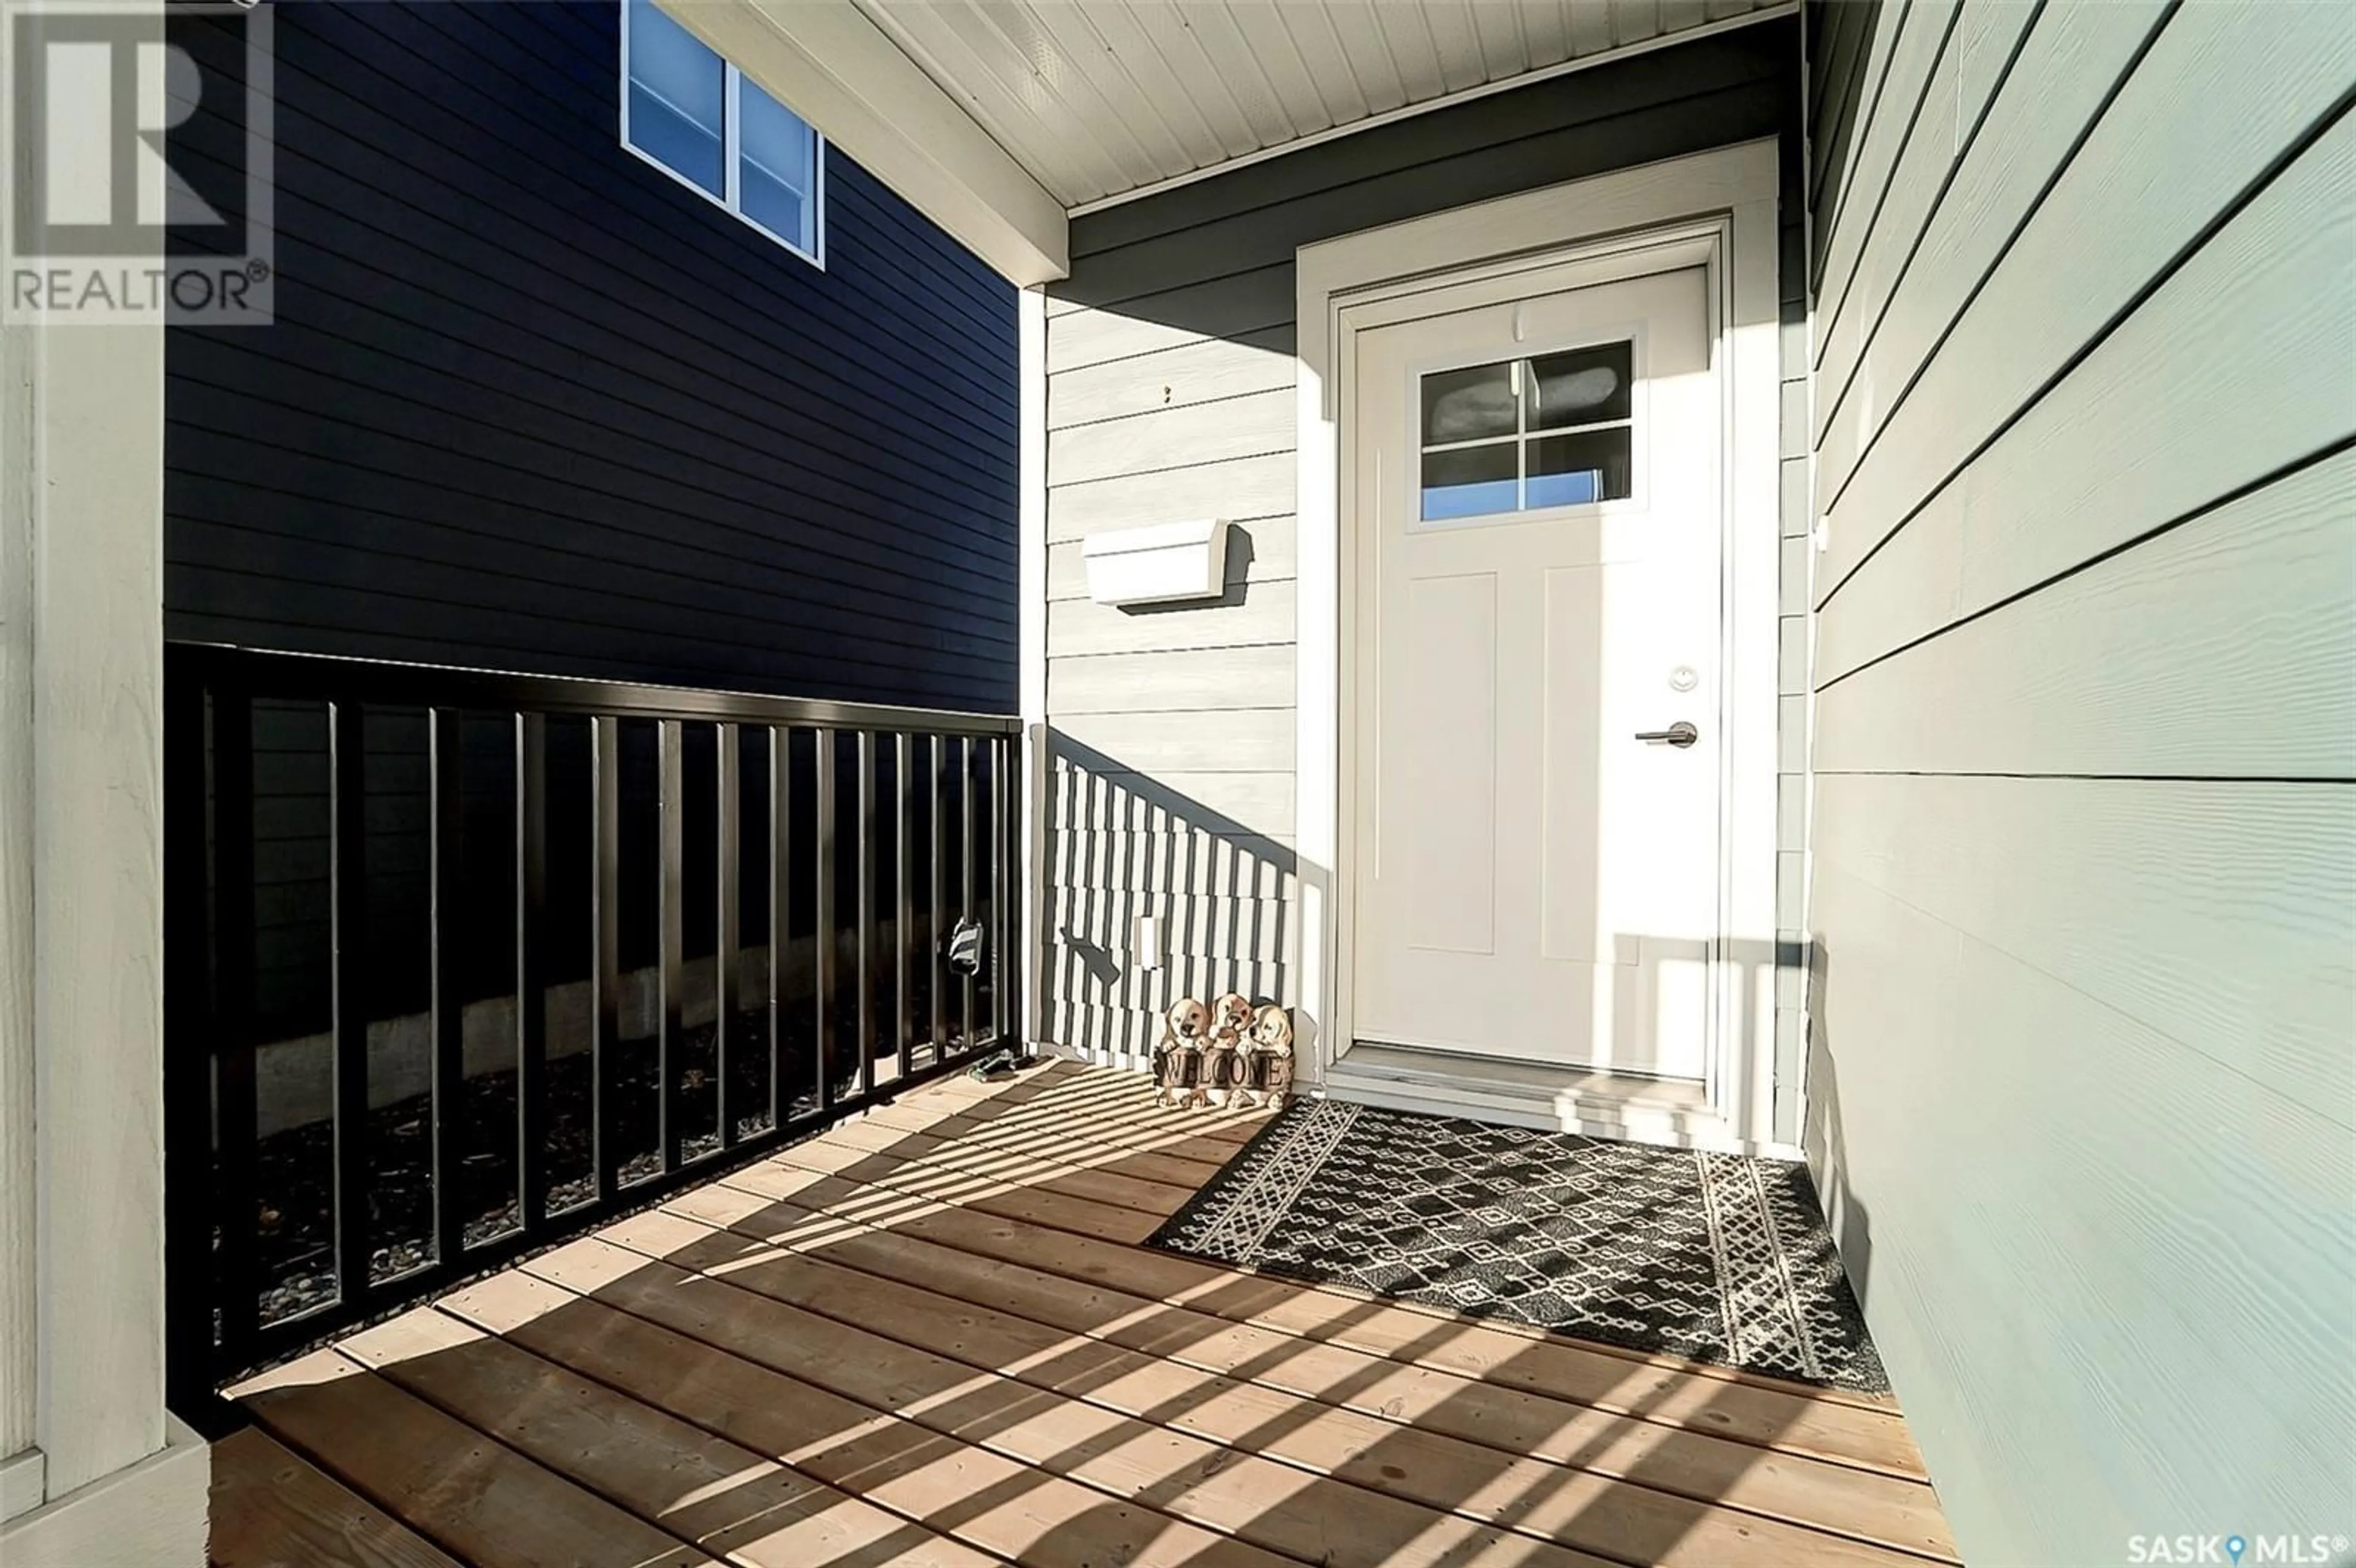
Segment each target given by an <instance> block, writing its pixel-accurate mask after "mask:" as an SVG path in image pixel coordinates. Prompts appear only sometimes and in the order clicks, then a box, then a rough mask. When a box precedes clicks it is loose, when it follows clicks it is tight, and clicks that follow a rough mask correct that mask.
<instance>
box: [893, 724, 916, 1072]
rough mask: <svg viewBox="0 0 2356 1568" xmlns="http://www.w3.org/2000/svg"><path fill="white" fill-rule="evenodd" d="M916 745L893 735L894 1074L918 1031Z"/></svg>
mask: <svg viewBox="0 0 2356 1568" xmlns="http://www.w3.org/2000/svg"><path fill="white" fill-rule="evenodd" d="M912 750H913V748H912V747H911V746H910V745H909V743H908V737H907V735H906V733H905V731H904V732H902V733H899V734H896V735H894V736H893V737H892V783H893V789H892V845H893V848H892V882H893V887H892V892H893V898H892V906H893V908H892V1040H893V1047H894V1049H893V1059H894V1066H893V1073H892V1075H893V1077H894V1079H905V1078H906V1077H907V1076H908V1043H909V1042H908V1037H909V1036H910V1035H911V1034H913V1033H914V1032H915V1030H916V997H915V996H914V995H913V994H912V993H911V992H910V991H909V988H908V944H909V943H910V942H912V941H913V940H915V938H916V899H915V897H914V894H913V893H912V891H911V879H910V876H909V871H908V851H909V848H910V847H911V841H912V839H913V837H914V835H912V834H911V833H910V832H909V831H908V813H909V811H910V810H911V809H912V807H911V805H910V804H909V802H910V800H911V799H912V796H911V795H909V793H908V765H909V754H910V752H911V751H912Z"/></svg>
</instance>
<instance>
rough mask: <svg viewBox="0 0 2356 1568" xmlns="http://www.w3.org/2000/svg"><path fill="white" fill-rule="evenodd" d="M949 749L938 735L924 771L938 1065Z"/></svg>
mask: <svg viewBox="0 0 2356 1568" xmlns="http://www.w3.org/2000/svg"><path fill="white" fill-rule="evenodd" d="M947 749H948V746H947V742H946V741H943V740H942V739H941V737H939V736H938V735H936V736H934V737H933V738H932V758H933V765H932V766H931V767H929V768H927V769H926V770H925V774H926V781H927V784H928V786H929V787H930V788H931V790H932V792H933V805H932V815H931V816H928V817H927V818H926V825H927V827H928V830H929V831H930V832H931V834H932V836H933V854H932V859H931V861H930V869H929V870H928V872H927V873H926V874H927V875H928V876H930V877H931V878H932V882H933V918H932V920H931V922H930V924H929V927H928V929H927V931H926V935H927V936H928V937H929V938H930V939H931V940H930V942H929V943H928V944H927V946H928V948H929V951H928V952H927V954H926V960H927V962H929V963H930V964H931V965H932V966H933V983H932V986H931V987H929V989H930V993H931V996H932V1012H933V1016H932V1019H931V1021H930V1022H929V1023H928V1024H927V1026H926V1027H927V1028H928V1029H930V1030H931V1034H932V1043H933V1049H932V1056H931V1060H932V1061H933V1062H934V1063H935V1064H936V1065H937V1064H938V1063H939V1062H940V1061H942V1060H943V1059H944V1058H945V1057H947V1056H948V1051H949V1042H948V1038H947V1037H948V989H949V966H948V955H947V952H946V945H945V944H947V942H948V928H949V927H950V925H951V924H952V922H950V921H948V920H944V919H943V918H942V916H943V915H944V913H946V912H947V911H948V907H949V893H948V887H949V858H948V844H947V842H946V836H945V835H944V834H943V833H942V831H941V769H942V768H943V767H944V766H946V765H947V763H948V758H947V756H946V754H945V753H946V752H947Z"/></svg>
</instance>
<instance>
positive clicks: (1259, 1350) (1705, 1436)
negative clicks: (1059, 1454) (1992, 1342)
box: [621, 1186, 1954, 1561]
mask: <svg viewBox="0 0 2356 1568" xmlns="http://www.w3.org/2000/svg"><path fill="white" fill-rule="evenodd" d="M666 1207H667V1209H668V1210H669V1212H671V1213H674V1214H678V1215H681V1216H685V1217H687V1218H690V1219H693V1220H698V1221H703V1222H704V1223H706V1224H710V1225H713V1226H721V1227H725V1228H727V1229H728V1230H729V1231H730V1232H732V1233H733V1234H734V1235H735V1236H738V1237H742V1238H744V1240H746V1241H751V1242H758V1243H768V1244H769V1245H771V1246H774V1247H777V1248H782V1249H789V1250H792V1251H795V1252H797V1253H808V1254H810V1255H813V1256H817V1257H820V1258H823V1259H825V1260H826V1261H827V1262H829V1263H831V1264H841V1265H842V1266H844V1267H847V1268H851V1269H857V1270H859V1271H861V1272H862V1273H866V1274H870V1275H877V1276H879V1277H881V1278H884V1279H889V1280H895V1281H898V1282H900V1283H903V1284H906V1285H916V1286H918V1287H921V1288H924V1289H926V1290H929V1291H932V1292H934V1293H936V1294H937V1295H938V1296H945V1297H953V1298H955V1299H957V1300H958V1301H960V1302H965V1303H972V1304H975V1305H978V1306H983V1307H991V1308H994V1309H997V1310H1000V1311H1003V1312H1006V1313H1010V1314H1013V1315H1016V1316H1018V1317H1023V1318H1025V1319H1028V1320H1029V1321H1031V1322H1033V1323H1037V1324H1042V1325H1045V1326H1047V1327H1049V1328H1053V1329H1055V1330H1056V1331H1058V1332H1059V1333H1063V1334H1076V1335H1080V1336H1083V1337H1086V1338H1089V1339H1102V1340H1104V1341H1106V1342H1107V1343H1108V1344H1113V1345H1118V1346H1120V1347H1123V1348H1124V1349H1129V1350H1132V1351H1135V1352H1138V1353H1139V1355H1140V1357H1141V1358H1160V1359H1162V1360H1169V1361H1172V1362H1174V1363H1177V1364H1181V1365H1183V1366H1187V1367H1191V1368H1194V1369H1196V1370H1198V1371H1205V1372H1209V1373H1213V1374H1217V1375H1219V1376H1223V1377H1227V1378H1235V1379H1242V1380H1246V1381H1248V1382H1250V1383H1254V1384H1258V1385H1260V1388H1261V1390H1262V1391H1263V1392H1266V1394H1267V1396H1268V1398H1267V1400H1266V1401H1262V1402H1261V1403H1262V1404H1263V1405H1264V1406H1265V1405H1267V1404H1268V1402H1269V1401H1274V1402H1278V1403H1290V1402H1297V1401H1298V1400H1301V1399H1307V1400H1312V1401H1316V1402H1318V1403H1328V1404H1333V1405H1335V1406H1336V1407H1338V1408H1340V1409H1344V1410H1348V1411H1352V1412H1355V1413H1357V1414H1359V1415H1362V1416H1367V1417H1372V1418H1375V1419H1376V1420H1377V1421H1379V1422H1382V1423H1385V1424H1397V1425H1400V1426H1406V1427H1410V1428H1421V1429H1423V1430H1425V1431H1428V1432H1430V1433H1435V1434H1440V1435H1446V1436H1449V1437H1451V1438H1456V1439H1461V1440H1462V1441H1463V1442H1466V1443H1471V1444H1477V1445H1483V1447H1485V1448H1489V1449H1492V1450H1494V1451H1496V1452H1498V1453H1501V1454H1505V1455H1510V1456H1527V1457H1530V1458H1534V1459H1542V1460H1547V1461H1551V1462H1553V1463H1555V1464H1559V1465H1564V1466H1568V1467H1575V1468H1579V1469H1582V1470H1586V1471H1589V1472H1591V1473H1593V1474H1596V1475H1601V1476H1605V1477H1617V1478H1620V1479H1623V1480H1630V1481H1634V1482H1636V1483H1638V1484H1639V1485H1641V1486H1643V1487H1644V1488H1650V1489H1656V1490H1661V1491H1665V1492H1669V1493H1671V1494H1674V1495H1676V1496H1678V1497H1682V1498H1686V1499H1693V1500H1696V1501H1700V1502H1704V1503H1710V1502H1725V1503H1728V1504H1730V1505H1732V1506H1733V1507H1735V1508H1738V1509H1746V1510H1749V1511H1751V1512H1753V1513H1758V1514H1762V1515H1764V1516H1766V1517H1768V1518H1771V1519H1777V1520H1783V1521H1785V1522H1788V1523H1793V1524H1800V1525H1809V1524H1814V1525H1817V1526H1822V1527H1826V1528H1830V1529H1834V1530H1837V1531H1842V1532H1845V1533H1847V1534H1850V1535H1853V1536H1856V1537H1857V1538H1858V1539H1860V1540H1863V1541H1873V1542H1879V1543H1881V1544H1884V1545H1889V1546H1894V1547H1897V1548H1900V1549H1901V1550H1903V1551H1909V1552H1924V1553H1929V1554H1933V1555H1937V1556H1941V1557H1949V1556H1952V1555H1953V1553H1954V1542H1953V1541H1952V1540H1951V1539H1950V1538H1949V1537H1948V1534H1947V1531H1946V1529H1945V1525H1944V1521H1943V1520H1941V1519H1940V1517H1939V1514H1938V1511H1937V1509H1936V1507H1935V1506H1934V1505H1933V1502H1932V1499H1931V1497H1930V1493H1929V1489H1928V1488H1925V1487H1923V1486H1922V1485H1920V1484H1919V1483H1916V1482H1912V1481H1905V1480H1901V1479H1898V1478H1896V1477H1889V1476H1884V1475H1879V1474H1876V1473H1873V1472H1869V1471H1863V1470H1858V1469H1854V1468H1849V1467H1836V1466H1832V1465H1829V1464H1827V1463H1826V1462H1825V1461H1822V1460H1816V1459H1811V1458H1808V1457H1805V1456H1798V1455H1790V1454H1779V1455H1776V1456H1774V1457H1773V1458H1772V1459H1770V1460H1767V1461H1765V1462H1763V1463H1762V1456H1761V1455H1760V1453H1759V1452H1758V1450H1757V1449H1756V1448H1755V1447H1753V1446H1752V1445H1748V1444H1742V1443H1738V1442H1734V1441H1731V1440H1729V1439H1726V1438H1723V1437H1719V1436H1717V1435H1714V1434H1710V1433H1704V1432H1692V1431H1687V1430H1686V1429H1684V1428H1682V1427H1679V1426H1676V1425H1670V1424H1658V1423H1652V1422H1646V1421H1644V1420H1641V1419H1638V1418H1635V1417H1632V1416H1622V1415H1613V1414H1610V1413H1605V1412H1601V1411H1597V1410H1594V1409H1591V1408H1589V1407H1586V1406H1582V1405H1578V1404H1572V1403H1567V1402H1563V1401H1558V1400H1550V1399H1547V1398H1545V1397H1543V1396H1541V1395H1537V1394H1532V1393H1527V1392H1521V1391H1518V1390H1514V1389H1507V1388H1500V1387H1497V1386H1495V1385H1494V1384H1490V1383H1484V1382H1481V1381H1475V1380H1472V1379H1469V1378H1464V1377H1461V1376H1456V1375H1454V1374H1451V1373H1446V1372H1440V1371H1432V1370H1430V1369H1428V1368H1423V1367H1418V1366H1412V1365H1407V1364H1400V1363H1396V1362H1391V1361H1387V1360H1383V1359H1382V1358H1380V1357H1376V1356H1373V1355H1369V1354H1367V1353H1365V1352H1364V1351H1360V1350H1355V1349H1350V1348H1348V1347H1345V1346H1340V1345H1333V1344H1329V1343H1325V1342H1322V1341H1318V1340H1309V1339H1295V1338H1293V1337H1291V1336H1288V1335H1280V1334H1276V1333H1272V1332H1270V1331H1269V1330H1266V1329H1261V1328H1253V1327H1249V1326H1246V1325H1239V1324H1234V1323H1230V1322H1227V1321H1226V1320H1225V1319H1223V1318H1219V1317H1213V1316H1212V1315H1210V1314H1207V1313H1202V1312H1197V1311H1194V1310H1193V1309H1191V1308H1188V1307H1178V1306H1171V1305H1166V1304H1163V1303H1161V1302H1157V1301H1155V1300H1152V1299H1151V1298H1150V1297H1146V1296H1135V1295H1130V1294H1128V1293H1126V1292H1124V1291H1122V1290H1120V1289H1119V1288H1118V1287H1117V1285H1115V1284H1114V1283H1113V1282H1111V1281H1109V1280H1108V1279H1106V1278H1104V1277H1103V1276H1101V1275H1099V1276H1098V1277H1097V1278H1096V1279H1095V1280H1093V1281H1081V1280H1076V1279H1071V1278H1067V1277H1066V1276H1064V1275H1056V1274H1053V1273H1049V1272H1046V1271H1044V1270H1041V1269H1036V1268H1032V1267H1029V1266H1026V1265H1023V1264H1014V1263H1009V1262H1003V1261H1000V1260H998V1259H994V1258H991V1257H990V1256H988V1255H986V1254H980V1253H971V1252H966V1251H962V1250H958V1249H957V1248H955V1247H952V1246H948V1245H944V1244H942V1243H937V1242H934V1241H931V1240H928V1239H926V1238H925V1237H922V1236H919V1235H916V1234H914V1233H912V1232H910V1231H909V1230H908V1229H905V1228H898V1229H891V1228H886V1229H873V1228H868V1227H864V1226H859V1227H855V1228H853V1227H851V1226H849V1225H848V1224H847V1223H846V1221H844V1220H843V1219H842V1217H841V1215H839V1214H836V1213H830V1212H821V1211H813V1210H809V1209H804V1208H801V1207H798V1205H795V1204H792V1203H787V1202H776V1203H771V1202H765V1201H764V1200H760V1199H758V1198H755V1197H754V1196H753V1195H751V1194H749V1193H745V1192H743V1191H741V1190H739V1189H731V1188H725V1187H716V1186H715V1187H712V1188H705V1189H699V1190H697V1191H694V1192H690V1193H685V1194H682V1195H681V1196H680V1198H679V1199H678V1200H675V1201H674V1202H672V1203H671V1204H669V1205H667V1206H666ZM954 1213H955V1211H949V1212H948V1214H947V1215H945V1216H944V1217H945V1218H948V1217H953V1215H954ZM649 1223H651V1222H649ZM621 1239H623V1240H624V1241H625V1243H626V1244H627V1243H628V1241H629V1239H628V1238H626V1237H624V1238H621ZM747 1255H749V1254H747ZM671 1257H672V1261H673V1262H683V1261H684V1260H683V1259H682V1257H681V1256H680V1254H679V1253H673V1254H671ZM1363 1435H1365V1437H1366V1439H1367V1440H1368V1441H1369V1442H1378V1441H1382V1440H1384V1437H1385V1435H1384V1434H1382V1433H1381V1432H1379V1431H1376V1432H1366V1433H1364V1434H1363ZM1269 1451H1271V1452H1273V1451H1274V1450H1269ZM1433 1500H1434V1501H1435V1504H1436V1506H1439V1507H1443V1508H1450V1509H1461V1508H1462V1506H1463V1505H1464V1504H1465V1502H1466V1501H1467V1500H1468V1499H1467V1498H1465V1497H1458V1496H1451V1495H1447V1494H1445V1493H1443V1494H1442V1495H1441V1496H1440V1497H1439V1498H1437V1499H1433ZM1740 1555H1741V1553H1740V1551H1739V1550H1730V1552H1728V1554H1727V1558H1726V1560H1727V1561H1735V1560H1737V1559H1739V1558H1740Z"/></svg>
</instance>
